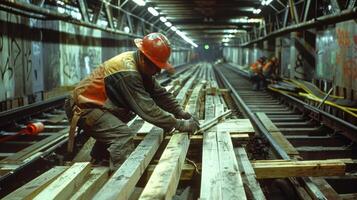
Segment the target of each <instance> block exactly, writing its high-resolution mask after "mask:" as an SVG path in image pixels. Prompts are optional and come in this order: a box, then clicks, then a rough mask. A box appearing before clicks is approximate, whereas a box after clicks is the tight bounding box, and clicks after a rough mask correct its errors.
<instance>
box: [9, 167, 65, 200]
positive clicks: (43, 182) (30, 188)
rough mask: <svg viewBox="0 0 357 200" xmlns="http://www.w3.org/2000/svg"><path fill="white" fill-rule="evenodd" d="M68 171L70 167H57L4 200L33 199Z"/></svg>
mask: <svg viewBox="0 0 357 200" xmlns="http://www.w3.org/2000/svg"><path fill="white" fill-rule="evenodd" d="M66 169H68V167H65V166H56V167H54V168H52V169H50V170H48V171H47V172H45V173H43V174H41V175H40V176H38V177H37V178H35V179H33V180H31V181H30V182H28V183H26V184H25V185H23V186H22V187H20V188H18V189H17V190H15V191H13V192H12V193H10V194H8V195H7V196H5V197H4V198H3V200H20V199H33V198H34V197H35V196H36V195H37V194H39V193H40V192H41V191H42V190H43V189H44V188H46V187H47V186H48V185H49V184H50V183H52V182H53V181H54V180H55V179H56V178H57V177H58V176H59V175H60V174H61V173H63V172H64V171H65V170H66Z"/></svg>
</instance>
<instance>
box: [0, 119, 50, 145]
mask: <svg viewBox="0 0 357 200" xmlns="http://www.w3.org/2000/svg"><path fill="white" fill-rule="evenodd" d="M44 129H45V125H43V123H41V122H34V123H29V124H27V126H26V128H24V129H22V130H20V131H19V132H17V133H16V134H15V135H10V136H7V137H4V138H1V139H0V143H1V142H6V141H9V140H11V139H13V138H15V137H17V136H18V135H31V136H35V135H38V134H39V133H41V132H42V131H43V130H44Z"/></svg>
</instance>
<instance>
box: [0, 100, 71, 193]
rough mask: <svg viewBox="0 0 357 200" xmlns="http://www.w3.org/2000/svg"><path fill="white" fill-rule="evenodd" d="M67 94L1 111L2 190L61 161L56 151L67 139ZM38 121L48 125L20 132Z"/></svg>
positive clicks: (16, 184) (0, 172)
mask: <svg viewBox="0 0 357 200" xmlns="http://www.w3.org/2000/svg"><path fill="white" fill-rule="evenodd" d="M65 97H66V96H60V97H56V98H53V99H50V100H47V101H44V102H41V103H35V104H31V105H28V106H24V107H20V108H17V109H14V110H10V111H6V112H2V113H1V114H0V131H1V132H0V133H1V134H0V140H3V141H2V142H1V144H0V194H5V193H7V192H8V191H11V190H12V189H13V188H16V187H17V186H19V185H21V184H23V183H24V182H26V181H28V180H29V179H31V178H32V177H34V176H36V175H37V174H38V173H41V172H42V171H43V170H46V169H48V168H49V167H51V166H53V165H54V164H55V163H58V161H56V159H58V157H56V156H54V155H55V152H56V150H58V149H59V148H60V147H61V146H62V145H63V144H64V143H65V142H66V141H67V135H66V133H67V132H66V130H67V127H68V122H67V120H66V117H65V112H64V110H63V109H62V106H63V104H64V100H65ZM36 122H40V123H42V124H43V125H44V130H43V131H41V132H40V133H39V134H35V135H28V134H19V132H20V131H22V130H24V129H25V128H26V126H27V125H28V124H30V123H36ZM7 138H10V139H7ZM51 154H52V155H51ZM9 183H11V184H9ZM0 196H1V195H0Z"/></svg>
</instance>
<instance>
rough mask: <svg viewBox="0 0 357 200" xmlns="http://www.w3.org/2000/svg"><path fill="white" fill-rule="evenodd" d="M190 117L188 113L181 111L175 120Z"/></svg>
mask: <svg viewBox="0 0 357 200" xmlns="http://www.w3.org/2000/svg"><path fill="white" fill-rule="evenodd" d="M191 117H192V115H191V114H190V113H189V112H185V111H183V110H181V111H180V112H179V113H177V115H176V118H178V119H190V118H191Z"/></svg>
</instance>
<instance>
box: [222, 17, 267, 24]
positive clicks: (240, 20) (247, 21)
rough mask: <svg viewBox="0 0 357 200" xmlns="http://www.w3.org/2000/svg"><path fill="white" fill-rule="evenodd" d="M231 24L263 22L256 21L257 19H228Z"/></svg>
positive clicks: (260, 20)
mask: <svg viewBox="0 0 357 200" xmlns="http://www.w3.org/2000/svg"><path fill="white" fill-rule="evenodd" d="M229 21H230V22H232V23H260V22H262V21H263V20H262V19H258V18H247V17H244V18H243V17H242V18H237V19H230V20H229Z"/></svg>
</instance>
